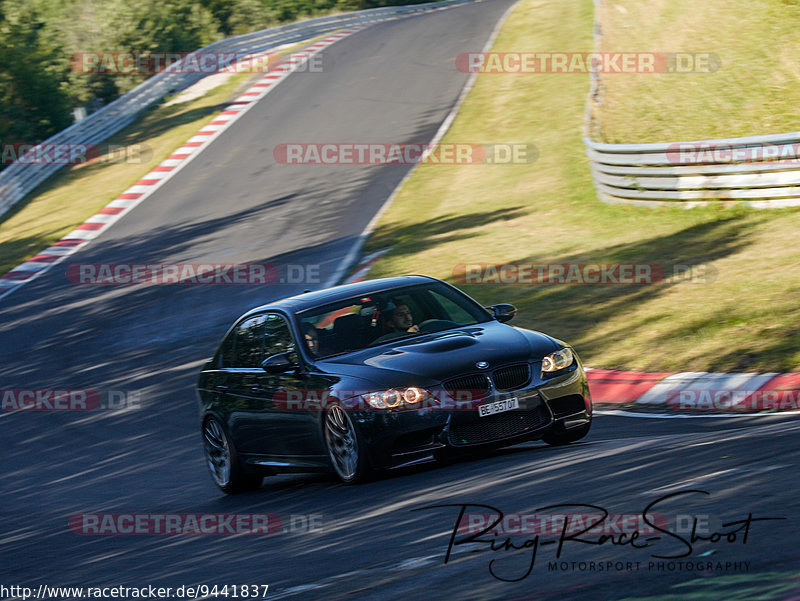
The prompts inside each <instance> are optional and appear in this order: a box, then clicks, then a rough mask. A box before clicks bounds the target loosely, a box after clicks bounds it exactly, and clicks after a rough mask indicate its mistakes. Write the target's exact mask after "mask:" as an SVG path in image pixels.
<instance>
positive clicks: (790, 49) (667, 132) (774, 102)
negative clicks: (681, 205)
mask: <svg viewBox="0 0 800 601" xmlns="http://www.w3.org/2000/svg"><path fill="white" fill-rule="evenodd" d="M600 24H601V27H602V32H603V35H602V43H601V50H603V51H629V52H688V53H702V52H710V53H713V54H715V55H716V56H717V57H718V58H719V61H720V66H719V69H718V70H716V71H714V72H713V73H687V74H655V75H636V74H605V75H603V81H604V83H605V85H606V93H605V95H604V97H603V103H602V108H601V109H600V110H599V111H598V112H597V113H596V115H597V117H598V118H599V120H600V124H601V125H600V132H599V134H598V133H595V134H594V135H595V136H596V137H597V138H598V139H599V140H600V141H603V142H611V143H632V142H670V141H681V140H703V139H709V138H730V137H735V136H751V135H759V134H772V133H782V132H790V131H797V130H798V129H800V115H798V112H797V107H798V105H800V64H799V63H798V62H797V59H796V57H797V56H798V54H800V36H798V35H797V32H798V31H800V10H798V3H797V2H796V1H795V0H753V1H752V2H741V1H740V0H714V2H696V1H692V0H651V1H648V2H641V1H638V0H607V1H605V2H603V4H602V11H601V14H600Z"/></svg>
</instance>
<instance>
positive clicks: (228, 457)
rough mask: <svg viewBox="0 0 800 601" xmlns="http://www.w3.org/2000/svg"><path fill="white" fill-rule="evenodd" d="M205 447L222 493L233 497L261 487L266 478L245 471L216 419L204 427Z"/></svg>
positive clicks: (211, 418) (209, 463) (213, 474)
mask: <svg viewBox="0 0 800 601" xmlns="http://www.w3.org/2000/svg"><path fill="white" fill-rule="evenodd" d="M203 447H204V449H205V455H206V464H207V465H208V470H209V471H210V472H211V478H212V479H213V480H214V483H215V484H216V485H217V486H218V487H219V488H220V490H221V491H222V492H224V493H226V494H229V495H233V494H236V493H240V492H245V491H248V490H255V489H256V488H258V487H259V486H261V482H262V481H263V480H264V477H263V476H260V475H258V474H248V473H247V472H246V471H245V470H244V468H243V467H242V465H241V463H240V462H239V457H238V456H237V454H236V450H235V449H234V448H233V445H232V444H231V442H230V440H229V439H228V435H227V434H225V429H224V428H223V427H222V424H221V423H220V422H219V420H217V419H216V418H214V417H210V418H208V419H207V420H206V422H205V424H204V425H203Z"/></svg>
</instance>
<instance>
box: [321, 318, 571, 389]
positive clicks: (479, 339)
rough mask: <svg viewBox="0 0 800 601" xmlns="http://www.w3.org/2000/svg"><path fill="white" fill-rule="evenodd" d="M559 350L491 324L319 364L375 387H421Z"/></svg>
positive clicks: (536, 336) (548, 341)
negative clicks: (483, 365)
mask: <svg viewBox="0 0 800 601" xmlns="http://www.w3.org/2000/svg"><path fill="white" fill-rule="evenodd" d="M558 347H559V345H558V344H557V342H556V341H555V340H554V339H553V338H550V337H549V336H546V335H545V334H542V333H540V332H533V331H531V330H524V329H521V328H515V327H513V326H509V325H506V324H501V323H499V322H496V321H491V322H487V323H482V324H477V325H474V326H466V327H463V328H458V329H450V330H445V331H442V332H435V333H432V334H423V335H421V336H418V337H414V338H409V339H406V340H398V341H396V342H391V341H390V342H388V343H386V344H382V345H380V346H377V347H373V348H367V349H364V350H362V351H357V352H354V353H349V354H347V355H343V356H341V357H333V358H331V359H328V360H324V361H320V362H319V365H320V366H321V367H322V366H324V368H325V369H326V370H329V371H331V372H335V373H338V374H342V375H349V376H351V377H356V378H360V379H364V380H368V381H370V382H372V383H374V384H377V385H380V386H387V387H394V386H403V385H405V386H427V385H430V384H432V383H438V382H442V381H443V380H446V379H448V378H451V377H453V376H457V375H460V374H464V373H474V372H476V371H479V368H478V367H477V365H476V364H477V363H478V362H479V361H485V362H487V363H488V364H489V367H488V370H492V369H493V368H495V367H498V366H500V365H507V364H509V363H518V362H523V361H538V360H540V359H541V358H542V357H543V356H544V355H546V354H548V353H551V352H553V351H554V350H556V349H557V348H558Z"/></svg>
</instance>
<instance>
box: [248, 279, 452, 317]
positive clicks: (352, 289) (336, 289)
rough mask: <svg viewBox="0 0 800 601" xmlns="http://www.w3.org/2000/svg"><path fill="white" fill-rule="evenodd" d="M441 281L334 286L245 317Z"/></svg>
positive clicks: (383, 281) (255, 310)
mask: <svg viewBox="0 0 800 601" xmlns="http://www.w3.org/2000/svg"><path fill="white" fill-rule="evenodd" d="M440 281H441V280H437V279H436V278H432V277H430V276H426V275H403V276H395V277H391V278H379V279H376V280H363V281H361V282H354V283H352V284H342V285H340V286H333V287H331V288H325V289H323V290H316V291H313V292H305V293H303V294H298V295H296V296H290V297H288V298H282V299H280V300H276V301H273V302H271V303H268V304H266V305H261V306H260V307H255V308H253V309H251V310H250V311H248V312H247V313H246V314H245V315H244V316H247V315H250V314H251V313H259V312H261V311H269V310H272V309H280V310H283V311H286V312H288V313H298V312H300V311H305V310H306V309H311V308H313V307H320V306H322V305H327V304H329V303H335V302H338V301H341V300H346V299H348V298H352V297H354V296H363V295H367V294H375V293H377V292H383V291H386V290H393V289H395V288H403V287H405V286H413V285H415V284H426V283H431V282H440ZM244 316H243V317H244Z"/></svg>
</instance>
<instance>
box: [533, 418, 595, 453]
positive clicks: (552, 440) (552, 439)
mask: <svg viewBox="0 0 800 601" xmlns="http://www.w3.org/2000/svg"><path fill="white" fill-rule="evenodd" d="M591 427H592V423H591V422H589V423H588V424H585V425H583V426H580V427H578V428H570V429H569V430H560V431H557V432H548V433H547V434H545V435H544V436H542V440H543V441H545V442H546V443H547V444H549V445H551V446H554V447H560V446H563V445H565V444H569V443H571V442H575V441H577V440H580V439H581V438H583V437H584V436H586V435H587V434H588V433H589V428H591Z"/></svg>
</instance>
